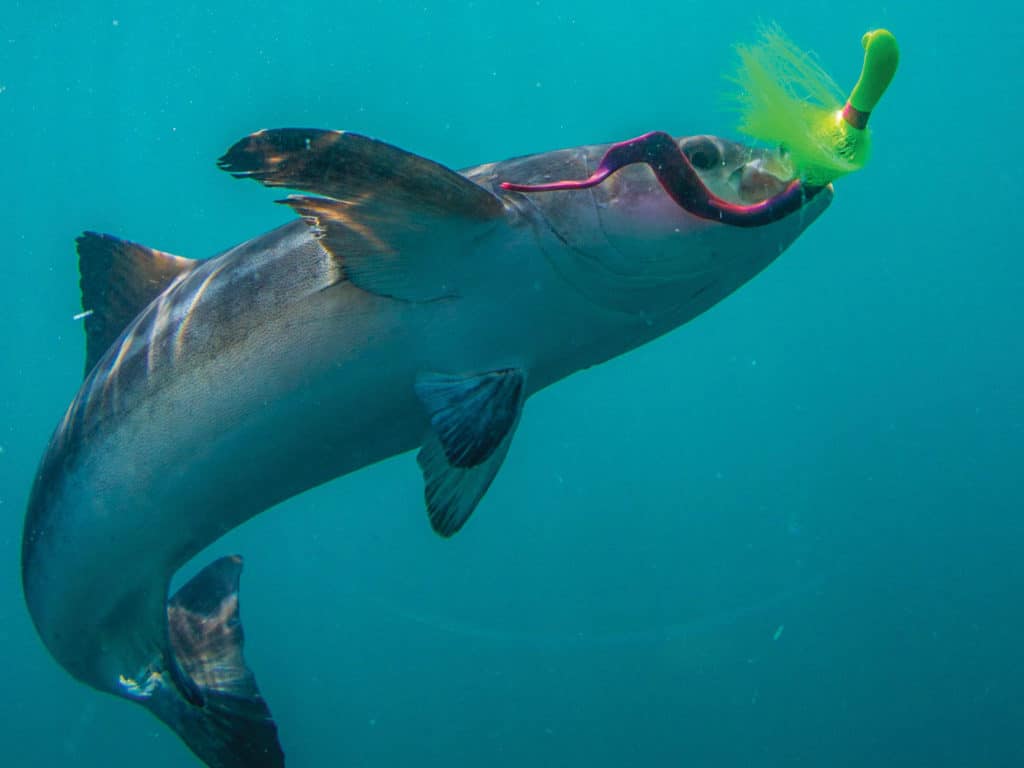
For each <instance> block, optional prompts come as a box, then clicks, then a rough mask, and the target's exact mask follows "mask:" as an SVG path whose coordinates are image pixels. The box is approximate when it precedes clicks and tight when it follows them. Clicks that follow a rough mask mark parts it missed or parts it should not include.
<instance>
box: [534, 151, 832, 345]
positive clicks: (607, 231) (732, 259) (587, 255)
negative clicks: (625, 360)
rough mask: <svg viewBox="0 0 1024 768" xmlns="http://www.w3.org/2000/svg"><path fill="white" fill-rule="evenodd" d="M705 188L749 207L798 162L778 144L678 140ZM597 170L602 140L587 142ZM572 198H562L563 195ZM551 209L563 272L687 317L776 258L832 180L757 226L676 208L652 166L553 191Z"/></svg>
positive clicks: (637, 307)
mask: <svg viewBox="0 0 1024 768" xmlns="http://www.w3.org/2000/svg"><path fill="white" fill-rule="evenodd" d="M677 142H678V145H679V148H680V150H681V151H682V152H683V154H685V155H686V157H687V158H688V159H689V161H690V164H691V165H692V166H693V168H694V169H695V170H696V171H697V173H698V175H699V176H700V179H701V181H702V182H703V183H704V185H705V186H706V187H707V189H708V190H709V191H710V192H711V193H713V194H714V195H716V196H717V197H719V198H721V199H722V200H724V201H726V202H728V203H734V204H741V205H751V204H755V203H758V202H761V201H763V200H766V199H768V198H770V197H772V196H773V195H775V194H777V193H779V192H781V191H782V190H784V189H785V188H786V187H787V185H788V184H789V183H790V182H791V181H792V180H793V178H794V169H793V166H792V164H791V163H790V161H789V158H788V156H787V154H786V152H785V151H784V150H781V149H763V148H753V147H748V146H745V145H743V144H740V143H737V142H734V141H729V140H727V139H723V138H719V137H716V136H691V137H686V138H680V139H677ZM590 149H591V152H590V157H588V163H587V164H588V166H589V167H590V168H593V167H595V166H596V165H597V163H598V162H599V160H600V156H601V152H603V149H604V148H601V147H594V148H590ZM573 195H575V196H577V197H576V198H575V200H576V202H575V203H574V204H573V205H568V204H567V201H568V200H570V199H571V198H570V197H569V196H573ZM556 196H559V197H562V202H561V203H560V204H559V203H558V201H556V200H552V201H551V203H550V205H557V206H558V207H557V209H552V210H551V214H553V215H548V217H547V218H548V222H549V225H550V226H551V227H552V229H554V230H555V231H556V233H557V234H558V236H559V238H560V239H561V241H562V242H564V243H565V244H567V245H568V246H569V248H567V249H565V251H566V254H567V255H565V256H564V257H563V263H562V264H561V265H560V271H561V273H562V274H563V275H564V276H566V278H567V279H568V280H570V281H571V282H573V283H574V284H576V285H577V287H579V288H580V289H581V290H582V291H583V292H585V293H586V294H587V295H588V296H589V297H590V298H591V299H592V300H594V301H596V302H597V303H599V304H602V305H604V306H608V307H611V308H614V309H616V310H619V311H626V312H630V313H634V314H640V315H643V316H644V317H645V318H646V319H647V321H648V322H649V323H650V322H654V323H656V324H658V325H659V326H664V327H663V328H661V330H667V328H668V327H674V326H675V325H678V324H680V323H682V322H686V321H687V320H689V319H690V318H692V317H693V316H695V315H697V314H699V313H700V312H702V311H704V310H706V309H707V308H708V307H710V306H711V305H713V304H714V303H716V302H717V301H719V300H721V299H722V298H724V297H725V296H727V295H728V294H729V293H731V292H732V291H734V290H735V289H736V288H738V287H739V286H740V285H742V284H743V283H745V282H746V281H747V280H749V279H750V278H752V277H753V276H754V275H756V274H757V273H758V272H760V271H761V270H762V269H764V268H765V267H766V266H767V265H768V264H770V263H771V262H772V261H773V260H774V259H775V258H777V257H778V256H779V254H781V253H782V252H783V251H784V250H785V249H786V248H787V247H789V245H790V244H791V243H793V241H795V240H796V238H797V237H799V236H800V234H801V233H803V231H804V230H805V229H807V227H809V226H810V225H811V223H813V222H814V221H815V220H816V219H817V218H818V216H820V215H821V213H822V212H823V211H824V210H825V209H826V208H827V207H828V205H829V203H830V202H831V200H832V197H833V192H832V189H831V186H829V187H827V188H825V189H824V190H822V191H821V192H819V193H818V194H817V195H815V196H813V197H810V198H809V199H807V200H805V201H804V203H803V204H802V205H801V206H800V208H799V209H798V210H796V211H794V212H792V213H790V214H788V215H786V216H785V217H783V218H781V219H780V220H778V221H774V222H771V223H769V224H764V225H762V226H755V227H740V226H736V225H733V224H728V223H723V222H720V221H713V220H709V219H706V218H701V217H699V216H697V215H695V214H693V213H690V212H689V211H688V210H686V209H684V208H683V207H682V206H680V205H679V204H678V203H677V202H676V201H675V200H674V199H673V198H672V197H671V196H670V195H669V194H668V192H666V190H665V188H664V187H663V186H662V185H661V183H660V182H659V181H658V178H657V177H656V176H655V174H654V172H653V171H652V170H651V168H650V167H649V166H648V165H644V164H640V163H637V164H633V165H628V166H625V167H623V168H621V169H620V170H618V171H617V172H615V173H614V174H612V175H611V176H610V177H608V178H607V179H605V180H604V181H603V182H602V183H600V184H599V185H596V186H593V187H591V188H590V189H587V190H582V191H568V192H559V193H555V194H553V195H552V197H556Z"/></svg>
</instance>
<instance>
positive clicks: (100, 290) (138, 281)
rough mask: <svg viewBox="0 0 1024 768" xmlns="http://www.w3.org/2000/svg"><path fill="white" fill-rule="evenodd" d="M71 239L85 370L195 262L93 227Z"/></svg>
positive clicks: (87, 371) (89, 369)
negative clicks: (82, 325) (75, 255)
mask: <svg viewBox="0 0 1024 768" xmlns="http://www.w3.org/2000/svg"><path fill="white" fill-rule="evenodd" d="M76 243H77V244H78V271H79V273H80V275H81V281H80V284H81V288H82V309H83V310H84V311H85V313H86V314H85V373H86V374H88V373H89V371H91V370H92V368H93V366H94V365H96V362H97V361H98V360H99V359H100V358H101V357H102V356H103V353H104V352H106V351H107V349H108V348H109V347H110V345H111V344H112V343H113V342H114V341H115V340H116V339H117V337H118V336H120V335H121V331H123V330H124V329H125V328H126V327H127V326H128V324H129V323H131V321H132V320H134V319H135V317H136V316H137V315H138V314H139V312H141V311H142V310H143V309H145V307H146V306H147V305H148V304H149V303H150V302H151V301H152V300H153V299H155V298H156V297H157V296H159V295H160V294H161V293H162V292H163V291H164V289H166V288H167V286H168V285H170V284H171V282H172V281H173V280H174V279H175V278H176V277H178V275H181V274H183V273H184V272H187V271H188V270H190V269H191V268H192V267H193V266H194V265H195V264H196V262H195V261H193V260H192V259H185V258H182V257H181V256H174V255H173V254H170V253H164V252H163V251H158V250H155V249H153V248H147V247H146V246H144V245H139V244H138V243H132V242H129V241H127V240H120V239H118V238H116V237H111V236H110V235H102V234H99V233H96V232H84V233H83V234H82V235H81V236H80V237H79V238H78V239H77V240H76Z"/></svg>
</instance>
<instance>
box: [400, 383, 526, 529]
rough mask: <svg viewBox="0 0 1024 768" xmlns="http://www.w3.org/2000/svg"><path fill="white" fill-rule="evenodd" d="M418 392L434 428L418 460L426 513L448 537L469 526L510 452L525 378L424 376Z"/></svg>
mask: <svg viewBox="0 0 1024 768" xmlns="http://www.w3.org/2000/svg"><path fill="white" fill-rule="evenodd" d="M416 394H417V395H418V396H419V398H420V400H421V401H422V402H423V404H424V406H425V407H426V409H427V413H428V414H429V416H430V424H431V430H430V433H429V434H428V436H427V438H426V440H425V441H424V444H423V448H422V449H421V450H420V453H419V456H418V457H417V461H418V462H419V465H420V469H421V470H422V471H423V480H424V495H425V498H426V502H427V512H428V514H429V516H430V523H431V525H432V526H433V528H434V530H435V531H437V532H438V533H439V534H440V535H442V536H445V537H447V536H451V535H453V534H454V533H456V532H457V531H458V530H459V529H460V528H462V526H463V525H465V523H466V521H467V520H468V519H469V516H470V515H471V514H472V513H473V510H474V509H475V508H476V505H477V504H478V503H479V501H480V499H481V498H483V495H484V493H486V492H487V489H488V488H489V487H490V485H491V482H492V481H493V480H494V476H495V475H496V474H497V472H498V469H499V468H500V467H501V463H502V462H503V461H504V459H505V455H506V454H507V453H508V448H509V445H510V444H511V442H512V434H513V432H515V428H516V425H517V424H518V423H519V416H520V414H521V413H522V406H523V399H524V395H525V378H524V376H523V373H522V371H518V370H514V369H508V370H500V371H489V372H487V373H483V374H479V375H476V376H464V377H459V376H449V375H445V374H425V375H422V376H420V378H419V379H418V380H417V382H416Z"/></svg>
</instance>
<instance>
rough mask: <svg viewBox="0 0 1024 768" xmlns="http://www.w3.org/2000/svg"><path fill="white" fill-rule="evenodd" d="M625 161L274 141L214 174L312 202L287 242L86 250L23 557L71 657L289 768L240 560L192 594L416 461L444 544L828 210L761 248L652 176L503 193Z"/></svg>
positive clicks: (249, 755)
mask: <svg viewBox="0 0 1024 768" xmlns="http://www.w3.org/2000/svg"><path fill="white" fill-rule="evenodd" d="M679 146H680V148H681V149H682V151H683V152H684V153H686V154H687V156H688V157H690V158H691V159H692V160H693V161H694V162H693V164H694V166H695V167H697V168H698V170H700V171H701V177H702V178H703V180H704V182H705V184H707V186H708V187H709V188H711V189H714V190H716V191H717V192H718V193H719V194H721V195H725V196H731V197H732V198H734V199H737V200H745V199H748V198H750V197H751V196H753V198H754V199H757V197H759V196H762V195H766V194H767V193H768V192H770V191H771V189H773V188H776V187H777V186H778V185H779V184H782V183H783V181H784V180H777V181H773V178H774V177H772V176H771V175H770V174H768V175H766V173H765V172H764V170H763V169H764V167H765V164H766V162H768V161H771V160H773V158H774V155H770V154H769V153H766V152H764V151H754V150H749V149H746V148H744V147H741V146H740V145H735V144H732V143H730V142H726V141H724V140H720V139H714V138H710V137H694V138H689V139H680V140H679ZM606 150H607V146H606V145H598V146H590V147H581V148H576V149H570V150H561V151H558V152H552V153H545V154H541V155H533V156H529V157H526V158H518V159H515V160H510V161H505V162H503V163H493V164H487V165H482V166H478V167H476V168H471V169H467V170H465V171H463V172H461V173H458V174H457V173H455V172H453V171H449V170H448V169H446V168H444V167H443V166H439V165H437V164H436V163H432V162H431V161H428V160H425V159H423V158H419V157H417V156H415V155H411V154H409V153H405V152H402V151H401V150H398V149H396V148H394V147H390V146H389V145H386V144H383V143H382V142H375V141H373V140H369V139H365V138H364V137H360V136H358V135H356V134H348V133H339V132H329V131H300V130H297V129H286V130H282V131H264V132H260V133H257V134H254V135H253V136H250V137H248V138H247V139H244V140H243V141H242V142H239V144H237V145H236V146H235V147H233V148H232V149H231V150H229V152H228V154H227V155H225V157H224V158H222V161H221V165H222V167H224V168H225V169H226V170H228V171H230V172H232V173H234V174H235V175H238V176H251V177H254V178H256V179H257V180H259V181H261V182H262V183H264V184H266V185H268V186H272V187H276V186H282V187H289V188H293V189H300V190H305V191H308V192H312V193H315V195H316V196H308V195H293V196H291V197H289V198H288V199H287V200H286V201H285V202H286V203H287V204H288V205H290V206H291V207H292V208H294V209H295V210H296V212H297V213H298V214H300V217H299V218H298V219H296V220H295V221H292V222H290V223H288V224H285V225H284V226H281V227H279V228H277V229H275V230H273V231H271V232H268V233H266V234H264V235H261V236H259V237H256V238H254V239H252V240H249V241H247V242H245V243H243V244H241V245H239V246H237V247H235V248H232V249H230V250H228V251H226V252H224V253H222V254H220V255H218V256H215V257H212V258H209V259H206V260H201V261H196V260H190V259H184V258H181V257H176V256H172V255H170V254H166V253H163V252H159V251H154V250H152V249H148V248H144V247H142V246H138V245H135V244H132V243H127V242H125V241H121V240H117V239H115V238H111V237H109V236H105V235H96V234H93V233H87V234H86V235H84V236H83V237H82V238H80V239H79V254H80V266H81V270H82V286H83V305H84V306H83V308H84V309H85V310H92V314H91V315H89V316H88V317H86V319H85V322H86V328H87V332H88V338H87V353H88V361H87V374H86V377H85V380H84V381H83V383H82V386H81V389H80V390H79V392H78V394H77V395H76V396H75V398H74V400H73V401H72V403H71V405H70V406H69V408H68V410H67V412H66V414H65V416H64V418H63V420H62V421H61V423H60V424H59V426H58V428H57V430H56V431H55V433H54V435H53V437H52V439H51V441H50V444H49V446H48V448H47V450H46V453H45V454H44V456H43V459H42V461H41V464H40V468H39V471H38V473H37V476H36V480H35V484H34V487H33V490H32V493H31V497H30V501H29V505H28V511H27V516H26V522H25V531H24V539H23V556H22V563H23V583H24V590H25V595H26V600H27V604H28V607H29V610H30V613H31V615H32V618H33V620H34V622H35V625H36V627H37V629H38V631H39V634H40V636H41V638H42V639H43V641H44V643H45V644H46V646H47V648H48V649H49V650H50V651H51V653H52V654H53V655H54V657H55V658H56V659H57V660H58V661H59V662H60V663H61V664H62V665H63V666H64V667H65V668H66V669H67V670H68V671H69V672H70V673H71V674H72V675H74V676H75V677H76V678H78V679H79V680H81V681H83V682H85V683H87V684H88V685H91V686H93V687H95V688H97V689H100V690H104V691H107V692H110V693H114V694H116V695H120V696H124V697H126V698H130V699H133V700H136V701H138V702H139V703H141V704H143V705H144V706H147V707H148V708H150V709H151V710H152V711H153V712H154V713H155V714H156V715H157V716H158V717H160V718H161V719H163V720H164V721H165V722H167V723H168V724H169V725H170V726H171V727H172V728H174V729H175V730H176V731H177V732H178V733H179V735H180V736H181V737H182V738H183V739H184V740H185V742H186V743H187V744H188V745H189V747H190V748H191V749H192V750H193V751H194V752H195V753H196V754H197V755H198V756H199V757H200V759H202V760H204V761H205V762H206V763H207V764H208V765H210V766H215V767H216V766H242V765H246V766H276V765H283V753H282V752H281V749H280V747H279V745H278V742H277V736H276V728H275V726H274V724H273V721H272V719H271V717H270V713H269V710H268V709H267V707H266V705H265V703H264V702H263V700H262V698H261V697H260V695H259V692H258V689H257V687H256V684H255V680H254V679H253V677H252V674H251V672H250V671H249V670H248V668H247V667H246V666H245V663H244V660H243V659H242V655H241V646H242V637H241V624H240V621H239V618H238V598H237V590H238V574H239V571H240V567H241V561H240V559H238V558H222V559H221V560H219V561H217V562H215V563H214V564H213V565H211V566H209V567H208V568H207V569H205V570H204V571H202V572H201V573H200V574H199V575H197V576H196V577H195V578H194V579H193V580H192V581H191V582H189V583H188V584H187V585H186V586H185V587H183V588H182V590H181V591H180V592H178V593H177V594H176V595H174V596H173V597H171V598H170V600H169V599H168V589H169V585H170V581H171V578H172V576H173V575H174V573H175V572H176V571H177V570H178V568H180V567H181V566H182V565H183V564H184V563H185V562H186V561H187V560H189V559H190V558H191V557H192V556H193V555H195V554H196V553H197V552H199V551H200V550H201V549H203V548H204V547H206V546H207V545H209V544H210V543H211V542H213V541H215V540H216V539H217V538H218V537H220V536H221V535H223V534H224V533H225V532H227V531H229V530H231V529H232V528H234V527H236V526H238V525H240V524H241V523H243V522H244V521H246V520H247V519H249V518H250V517H252V516H254V515H256V514H258V513H259V512H261V511H263V510H265V509H267V508H268V507H271V506H273V505H274V504H276V503H278V502H280V501H282V500H284V499H287V498H289V497H291V496H294V495H296V494H298V493H301V492H302V491H304V490H306V489H308V488H311V487H314V486H316V485H319V484H321V483H324V482H326V481H329V480H331V479H333V478H336V477H339V476H341V475H344V474H347V473H349V472H353V471H356V470H358V469H360V468H361V467H365V466H367V465H369V464H372V463H375V462H377V461H380V460H383V459H385V458H388V457H390V456H394V455H397V454H400V453H404V452H406V451H409V450H413V449H415V448H417V447H420V454H419V463H420V467H421V469H422V471H423V473H424V479H425V487H426V501H427V506H428V510H429V511H430V519H431V522H432V524H433V525H434V527H435V529H436V530H437V531H438V532H439V533H441V534H442V535H446V536H447V535H452V534H453V533H454V532H455V531H457V530H458V529H459V528H461V526H462V525H463V524H464V523H465V522H466V520H467V519H468V517H469V515H470V514H471V512H472V511H473V509H474V508H475V507H476V504H477V503H478V502H479V500H480V498H481V497H482V496H483V494H484V493H485V492H486V490H487V487H488V486H489V485H490V482H491V480H492V479H493V477H494V475H495V473H496V472H497V470H498V468H499V467H500V464H501V461H502V459H503V458H504V456H505V453H506V452H507V450H508V446H509V444H510V441H511V439H512V435H513V434H514V431H515V428H516V425H517V424H518V421H519V414H520V412H521V408H522V405H523V403H524V402H525V400H526V399H527V398H528V397H529V396H530V395H532V394H533V393H534V392H536V391H538V390H540V389H542V388H544V387H546V386H548V385H550V384H552V383H554V382H557V381H558V380H560V379H563V378H565V377H566V376H569V375H571V374H572V373H574V372H576V371H578V370H581V369H583V368H586V367H589V366H591V365H595V364H598V363H601V362H603V361H605V360H607V359H609V358H611V357H614V356H616V355H619V354H622V353H623V352H626V351H628V350H629V349H632V348H635V347H637V346H639V345H641V344H643V343H645V342H647V341H649V340H651V339H653V338H655V337H657V336H659V335H661V334H663V333H665V332H667V331H669V330H671V329H673V328H675V327H677V326H679V325H681V324H682V323H685V322H686V321H688V320H690V319H692V318H693V317H695V316H696V315H698V314H700V313H701V312H703V311H705V310H706V309H708V308H709V307H711V306H713V305H714V304H715V303H717V302H718V301H720V300H721V299H722V298H724V297H725V296H727V295H729V294H730V293H731V292H733V291H734V290H736V288H738V287H739V286H740V285H742V284H743V283H744V282H746V281H747V280H749V279H750V278H751V277H753V276H754V275H756V274H757V273H758V272H759V271H761V270H762V269H763V268H764V267H765V266H767V264H769V263H770V262H771V261H772V260H773V259H775V258H776V257H777V256H778V255H779V253H781V252H782V250H784V249H785V248H786V247H787V246H788V245H789V244H790V243H791V242H792V241H793V240H794V239H795V238H796V237H797V236H798V235H799V234H800V233H801V232H802V231H803V229H805V228H806V227H807V226H808V225H809V224H810V223H811V222H812V221H813V220H814V219H815V218H816V217H817V216H818V215H819V214H820V213H821V212H822V211H823V210H824V209H825V208H826V207H827V205H828V203H829V201H830V200H831V190H827V191H826V192H825V193H823V194H819V195H817V196H816V197H815V198H814V199H813V200H809V201H808V202H807V203H806V205H804V207H803V208H802V209H801V210H800V211H798V212H797V213H796V214H792V215H790V216H788V217H786V218H784V219H782V220H780V221H778V222H775V223H772V224H770V225H767V226H764V227H758V228H755V229H741V228H737V227H730V226H727V225H724V224H719V223H716V222H712V221H707V220H705V219H701V218H697V217H695V216H693V215H691V214H690V213H688V212H687V211H685V210H683V209H682V208H681V207H680V206H679V205H677V204H676V203H675V202H673V201H672V200H671V199H670V198H669V197H668V196H667V195H666V194H665V192H664V190H663V189H662V188H661V187H660V186H659V184H658V182H657V180H656V179H655V177H654V174H653V173H652V172H651V171H650V169H648V168H647V167H646V166H638V165H634V166H629V167H626V168H623V169H622V170H621V171H619V172H618V173H617V174H616V175H615V176H613V177H611V178H610V179H608V181H607V182H605V183H603V184H601V185H600V186H597V187H595V188H593V189H589V190H586V191H573V192H551V193H544V194H537V195H528V194H522V193H516V192H505V191H503V190H502V189H501V187H500V184H501V182H503V181H514V182H519V183H525V184H529V183H536V182H538V181H543V180H549V179H551V178H559V177H561V178H582V177H585V176H587V175H588V174H589V173H590V172H591V171H592V170H593V168H594V167H596V166H597V164H598V163H599V161H600V159H601V157H602V155H603V154H604V152H605V151H606ZM702 153H703V154H702ZM708 153H710V154H711V157H710V158H707V157H705V155H707V154H708ZM776 159H777V158H776ZM702 166H703V168H702ZM765 185H766V186H767V189H762V188H761V187H762V186H765Z"/></svg>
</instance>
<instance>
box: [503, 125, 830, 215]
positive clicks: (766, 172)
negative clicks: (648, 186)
mask: <svg viewBox="0 0 1024 768" xmlns="http://www.w3.org/2000/svg"><path fill="white" fill-rule="evenodd" d="M634 163H644V164H646V165H649V166H650V167H651V170H652V171H654V175H655V176H656V177H657V179H658V182H659V183H660V184H661V186H662V187H663V188H664V190H665V191H666V192H667V193H668V195H669V197H671V198H672V199H673V200H674V201H675V203H676V204H677V205H678V206H679V207H680V208H682V209H683V210H685V211H687V212H689V213H691V214H693V215H694V216H697V217H699V218H702V219H707V220H709V221H716V222H720V223H722V224H728V225H730V226H734V227H761V226H764V225H766V224H771V223H772V222H775V221H778V220H779V219H783V218H785V217H786V216H789V214H791V213H794V212H796V211H798V210H800V208H802V207H803V206H804V204H805V203H807V202H808V201H809V200H810V199H811V198H813V197H815V196H816V195H817V194H818V193H819V192H821V191H822V190H823V189H826V187H820V186H811V185H808V184H805V183H804V182H802V181H800V180H799V179H790V180H788V181H785V180H783V179H781V178H779V176H778V175H776V173H775V172H774V169H771V168H769V167H768V166H766V165H764V164H761V165H757V164H756V163H757V159H755V160H752V161H750V162H748V163H747V164H746V165H745V166H744V167H743V168H741V169H740V172H741V175H740V177H739V178H738V179H737V185H738V186H737V188H736V193H737V194H738V195H739V196H740V202H733V201H731V200H727V199H726V198H723V197H720V196H719V195H717V194H715V192H714V191H713V190H711V189H709V188H708V186H707V184H706V183H705V182H704V180H703V179H702V178H701V176H700V173H698V171H697V169H696V168H695V167H694V162H693V161H692V160H691V159H690V158H689V157H687V155H686V154H685V153H684V152H683V151H682V150H681V149H680V147H679V145H678V144H677V143H676V141H675V139H673V138H672V137H671V136H669V135H668V134H667V133H664V132H663V131H654V132H652V133H645V134H644V135H643V136H638V137H636V138H635V139H630V140H629V141H623V142H619V143H618V144H613V145H612V146H611V147H610V148H609V149H608V151H607V152H606V153H605V155H604V157H603V158H602V159H601V162H600V164H599V165H598V167H597V170H595V171H594V173H592V174H591V175H590V177H589V178H586V179H580V180H575V181H573V180H565V181H556V182H552V183H550V184H514V183H511V182H507V181H506V182H502V184H501V188H502V189H505V190H508V191H512V192H528V193H535V192H555V191H568V190H580V189H588V188H590V187H595V186H597V185H598V184H600V183H601V182H603V181H604V180H605V179H607V178H608V177H609V176H611V175H612V174H613V173H615V172H616V171H617V170H619V169H620V168H624V167H625V166H627V165H632V164H634ZM744 190H745V191H744ZM730 196H731V195H730ZM748 197H749V198H753V199H747V198H748Z"/></svg>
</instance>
